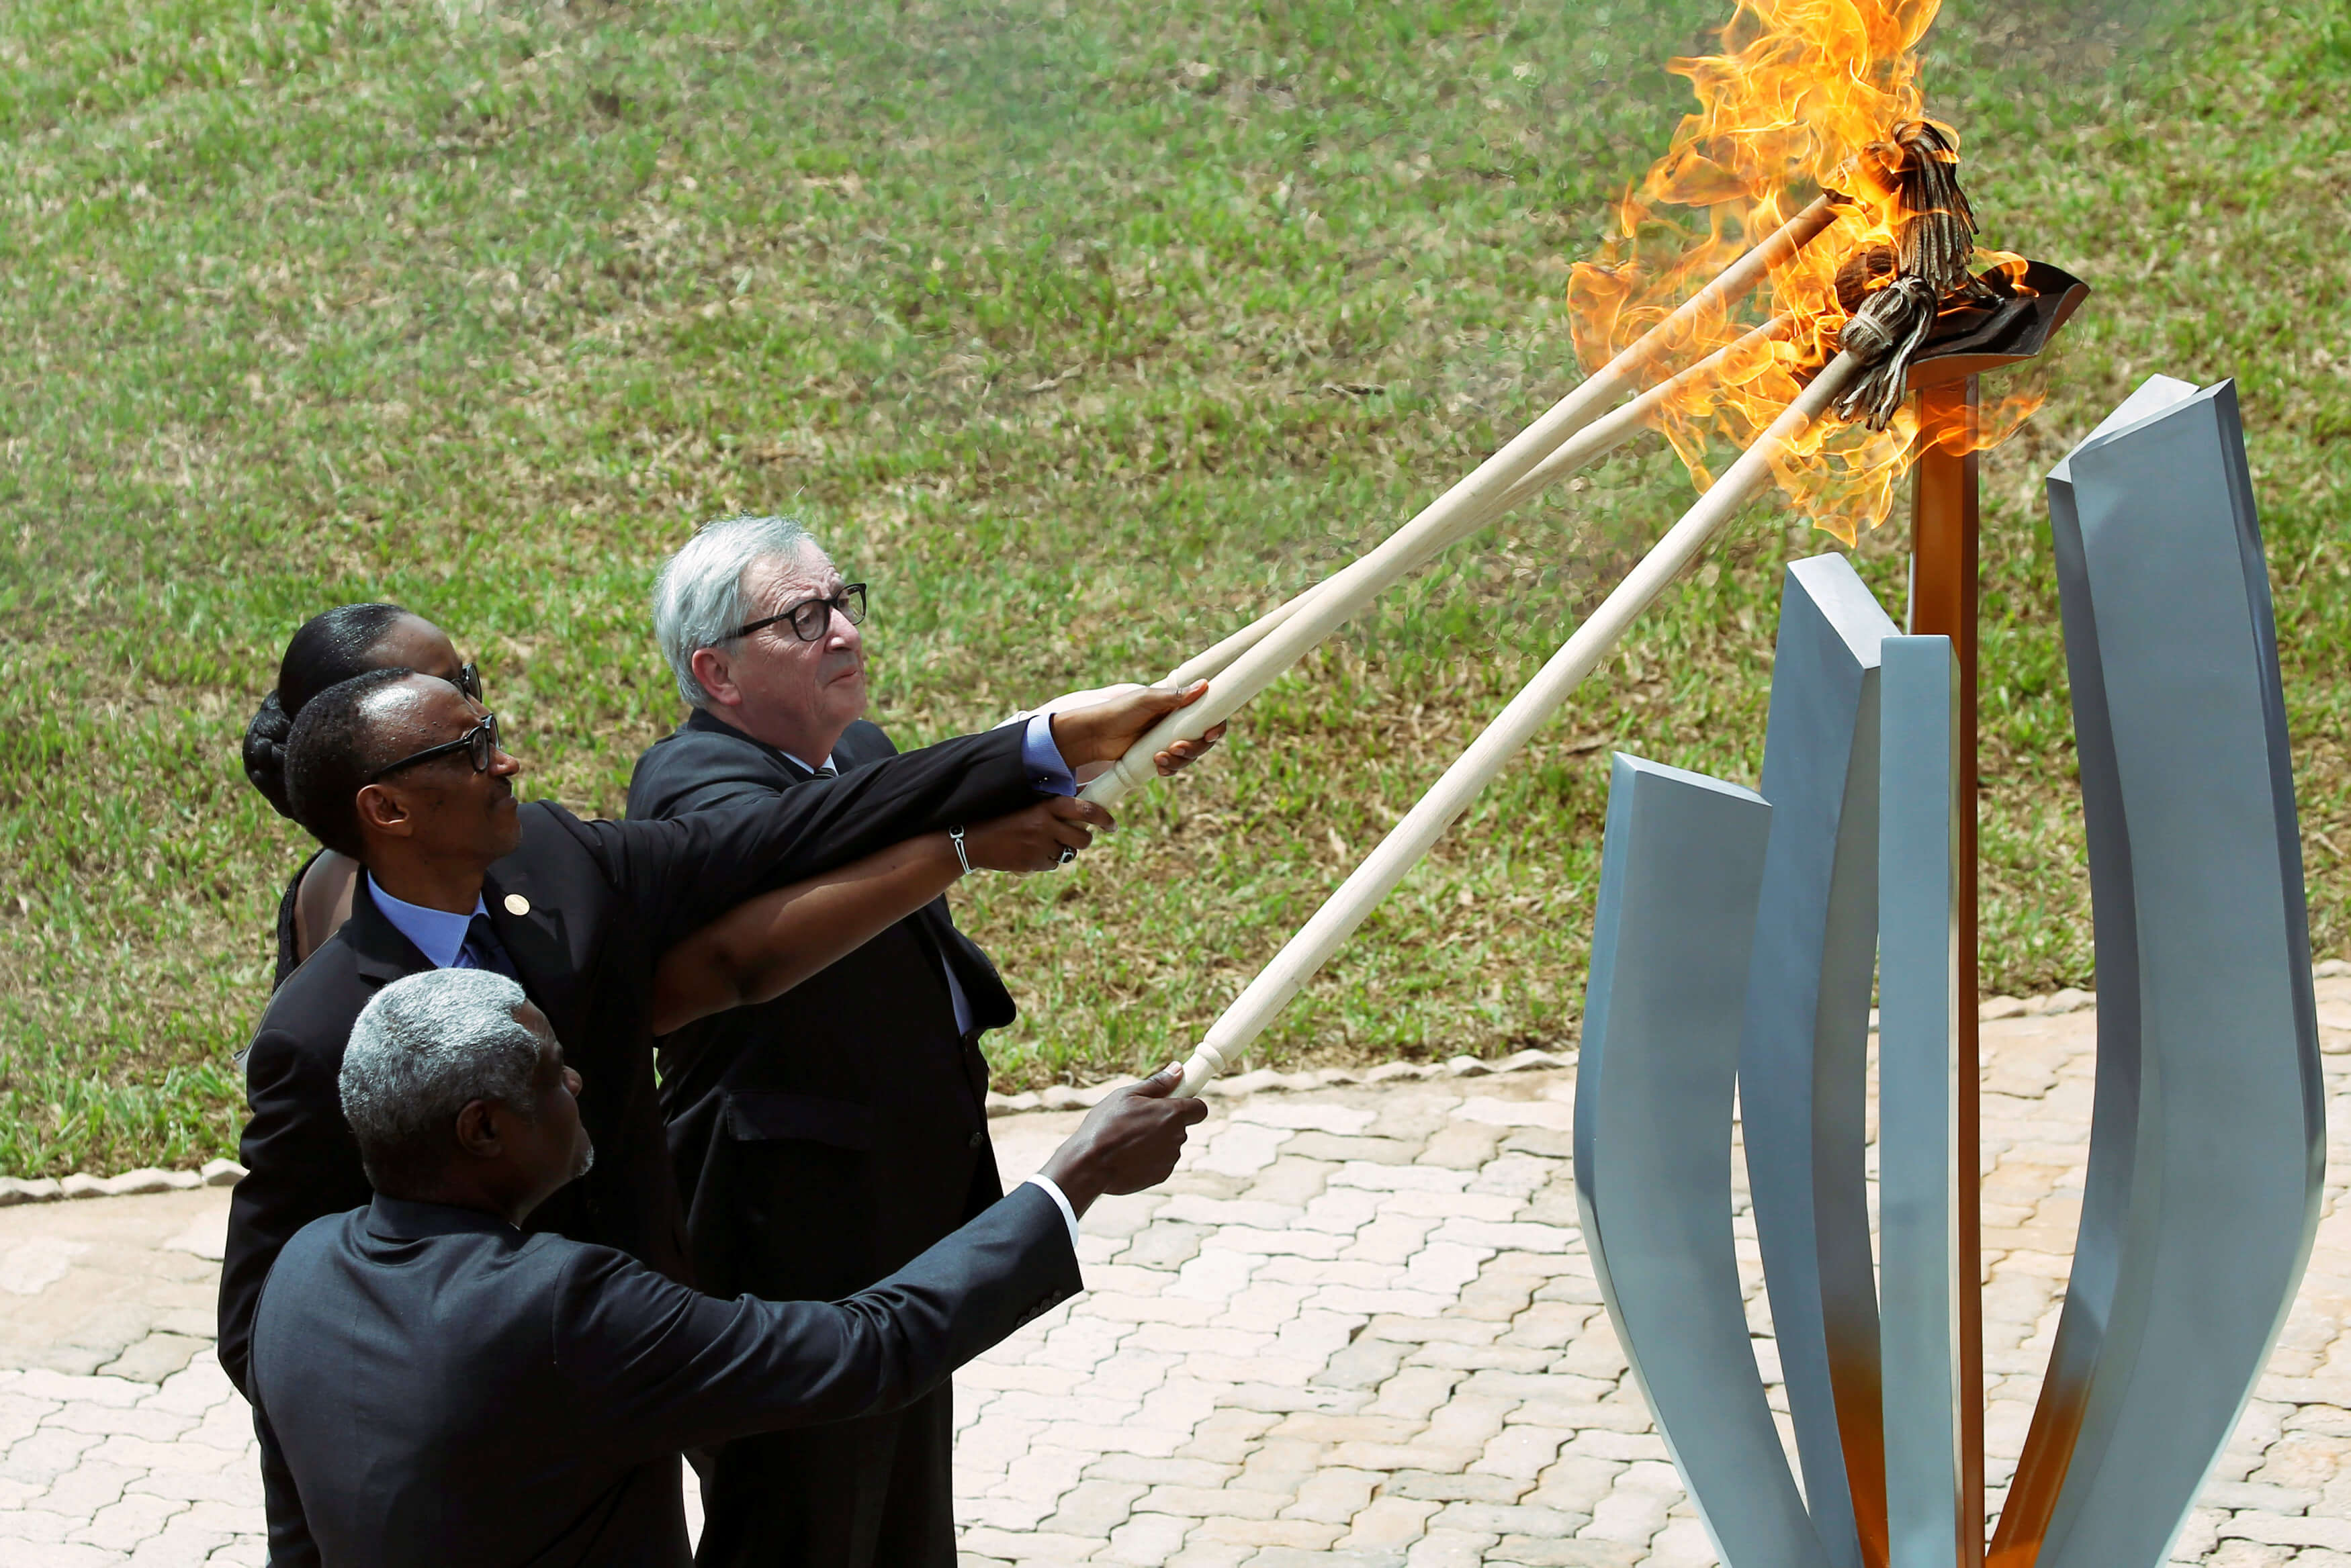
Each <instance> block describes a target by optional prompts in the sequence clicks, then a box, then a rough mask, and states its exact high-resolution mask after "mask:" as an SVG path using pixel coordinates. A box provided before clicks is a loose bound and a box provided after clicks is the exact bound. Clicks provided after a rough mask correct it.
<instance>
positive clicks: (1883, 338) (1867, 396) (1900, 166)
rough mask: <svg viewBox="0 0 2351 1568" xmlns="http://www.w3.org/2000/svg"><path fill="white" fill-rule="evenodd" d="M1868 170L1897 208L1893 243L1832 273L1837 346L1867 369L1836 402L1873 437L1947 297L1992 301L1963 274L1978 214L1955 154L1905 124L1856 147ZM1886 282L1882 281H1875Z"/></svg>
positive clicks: (1930, 132)
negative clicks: (1841, 313)
mask: <svg viewBox="0 0 2351 1568" xmlns="http://www.w3.org/2000/svg"><path fill="white" fill-rule="evenodd" d="M1862 157H1863V159H1864V161H1865V162H1866V163H1867V165H1868V173H1869V175H1870V176H1871V177H1872V178H1873V179H1875V180H1876V182H1878V183H1879V184H1881V185H1883V186H1885V187H1886V189H1888V190H1891V191H1892V192H1894V194H1895V199H1896V202H1897V204H1898V205H1899V206H1900V208H1901V211H1902V220H1901V222H1900V223H1899V224H1897V225H1896V229H1895V233H1894V244H1893V246H1892V248H1891V249H1890V250H1889V249H1888V248H1887V247H1885V246H1882V245H1880V246H1872V247H1871V248H1870V249H1868V250H1866V251H1864V252H1863V253H1861V254H1859V255H1856V256H1855V257H1853V258H1851V259H1850V260H1848V261H1847V262H1846V264H1845V265H1844V266H1843V267H1840V268H1839V269H1838V271H1837V294H1838V296H1839V299H1840V302H1841V303H1843V304H1844V307H1845V309H1846V311H1847V313H1848V314H1847V318H1846V320H1845V324H1844V328H1843V329H1842V331H1841V332H1840V334H1839V336H1838V347H1839V348H1843V349H1844V351H1845V352H1847V353H1849V354H1851V355H1852V356H1853V357H1854V358H1855V359H1857V360H1859V361H1860V362H1861V363H1862V364H1864V365H1865V366H1867V367H1868V368H1869V369H1868V371H1867V373H1866V374H1865V375H1864V376H1863V377H1862V378H1861V379H1859V380H1858V381H1856V382H1855V384H1854V386H1853V387H1852V389H1850V390H1849V391H1847V392H1846V393H1845V395H1844V397H1843V398H1841V399H1839V400H1837V405H1836V411H1837V413H1838V415H1839V416H1840V417H1841V418H1844V419H1848V420H1853V419H1858V420H1861V421H1864V422H1865V423H1866V424H1867V425H1868V426H1869V428H1870V429H1872V430H1874V431H1882V430H1884V429H1885V428H1886V425H1887V424H1888V423H1889V422H1891V421H1892V420H1893V418H1894V414H1895V410H1897V409H1899V408H1900V407H1901V406H1902V399H1903V396H1904V394H1905V393H1906V392H1907V390H1908V389H1909V380H1910V362H1911V361H1912V360H1913V359H1915V358H1917V354H1918V349H1919V348H1920V347H1921V346H1922V345H1923V344H1925V342H1926V341H1927V335H1928V333H1929V332H1931V331H1932V330H1934V326H1935V317H1936V316H1937V314H1938V312H1939V311H1940V310H1941V309H1942V306H1943V300H1944V298H1945V297H1946V296H1949V295H1953V294H1957V295H1959V296H1960V297H1962V298H1967V299H1981V298H1986V297H1989V296H1990V293H1991V291H1990V290H1989V289H1987V288H1985V286H1983V285H1982V284H1981V283H1980V282H1978V281H1977V280H1976V278H1975V277H1974V276H1973V275H1971V274H1970V272H1969V271H1968V261H1969V258H1970V256H1971V255H1973V254H1974V252H1975V234H1976V214H1975V209H1974V208H1973V207H1971V206H1970V205H1969V204H1968V196H1967V192H1964V191H1962V190H1960V189H1959V149H1958V148H1957V147H1956V146H1954V145H1953V144H1952V142H1951V140H1950V138H1949V137H1948V136H1946V135H1945V134H1944V133H1943V131H1942V130H1941V129H1940V128H1939V127H1937V126H1935V125H1932V124H1930V123H1928V121H1926V120H1923V119H1907V120H1904V121H1903V122H1902V123H1901V124H1899V125H1897V126H1896V127H1895V128H1894V134H1893V136H1892V138H1891V139H1890V140H1886V141H1874V142H1872V143H1870V144H1869V146H1867V147H1866V148H1864V149H1863V150H1862ZM1881 279H1883V280H1886V281H1883V282H1881V281H1880V280H1881Z"/></svg>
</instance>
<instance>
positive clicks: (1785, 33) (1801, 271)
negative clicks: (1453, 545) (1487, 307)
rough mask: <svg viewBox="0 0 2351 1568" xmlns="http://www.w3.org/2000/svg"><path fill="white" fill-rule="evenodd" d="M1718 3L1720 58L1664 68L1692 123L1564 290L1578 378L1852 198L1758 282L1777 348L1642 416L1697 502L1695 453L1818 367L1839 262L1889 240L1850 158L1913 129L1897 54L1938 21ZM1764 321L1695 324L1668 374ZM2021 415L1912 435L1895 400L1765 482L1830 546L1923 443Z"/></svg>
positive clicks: (1871, 523)
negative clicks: (1808, 216) (1774, 481)
mask: <svg viewBox="0 0 2351 1568" xmlns="http://www.w3.org/2000/svg"><path fill="white" fill-rule="evenodd" d="M1734 3H1735V4H1736V5H1737V7H1738V9H1737V11H1736V12H1735V13H1734V15H1733V16H1732V17H1731V19H1730V21H1729V23H1728V24H1726V25H1725V26H1724V27H1723V29H1722V33H1721V38H1722V47H1723V52H1722V53H1721V54H1719V55H1709V56H1705V57H1698V58H1694V59H1677V60H1673V61H1670V62H1668V64H1667V69H1669V70H1671V71H1673V72H1674V73H1675V74H1676V75H1677V76H1684V77H1687V78H1689V80H1690V85H1691V87H1692V88H1693V89H1694V90H1695V91H1696V93H1697V96H1698V112H1697V113H1695V114H1691V115H1687V116H1685V117H1684V118H1683V119H1682V122H1681V126H1680V128H1679V129H1678V130H1677V131H1676V132H1675V133H1674V139H1673V144H1672V146H1671V147H1670V148H1669V149H1668V150H1667V153H1666V155H1665V156H1664V157H1663V158H1661V159H1659V160H1658V161H1657V162H1656V164H1655V165H1654V166H1653V167H1652V168H1651V169H1650V170H1649V172H1648V176H1647V177H1646V179H1645V180H1644V181H1642V182H1641V183H1640V184H1639V185H1638V186H1637V187H1635V189H1633V190H1632V191H1629V192H1626V193H1625V198H1624V200H1623V201H1622V202H1620V203H1619V205H1618V210H1617V225H1618V229H1619V235H1618V237H1617V238H1616V239H1614V241H1612V242H1611V243H1610V245H1609V248H1608V253H1607V254H1606V255H1605V256H1604V259H1603V260H1602V261H1600V262H1597V263H1583V264H1579V265H1577V266H1576V268H1575V270H1574V275H1573V278H1572V279H1571V281H1570V283H1569V285H1568V309H1569V315H1570V318H1571V324H1572V327H1573V333H1574V339H1575V348H1576V354H1577V357H1578V358H1580V359H1582V360H1583V364H1584V367H1585V369H1587V370H1591V369H1598V368H1599V367H1600V366H1601V365H1603V364H1604V363H1606V362H1607V361H1608V359H1609V358H1611V357H1613V356H1614V354H1615V353H1616V352H1617V351H1618V350H1620V349H1622V348H1625V346H1627V345H1628V344H1630V343H1632V342H1633V341H1634V340H1635V339H1636V338H1638V337H1640V336H1641V334H1642V333H1644V332H1646V331H1647V330H1648V329H1649V328H1650V327H1654V326H1656V324H1657V323H1658V322H1659V321H1660V320H1662V319H1664V317H1666V316H1667V315H1668V314H1669V313H1670V312H1671V311H1672V310H1673V308H1674V307H1675V306H1677V305H1678V304H1680V303H1681V302H1682V301H1683V300H1685V299H1687V297H1689V296H1691V295H1692V294H1694V293H1696V292H1697V291H1698V289H1699V288H1700V287H1702V286H1704V285H1705V284H1706V283H1707V282H1708V280H1710V279H1711V278H1712V277H1713V276H1714V275H1716V274H1718V273H1719V272H1720V271H1721V270H1722V269H1723V268H1724V267H1726V266H1728V265H1729V264H1730V263H1731V262H1732V261H1733V260H1735V259H1736V258H1737V257H1738V256H1739V255H1740V254H1742V253H1744V252H1745V251H1746V250H1747V249H1748V248H1749V247H1750V246H1751V245H1753V244H1756V243H1758V242H1759V241H1761V239H1762V238H1763V237H1764V236H1765V235H1767V234H1770V233H1771V231H1772V230H1773V229H1776V228H1777V227H1779V226H1780V224H1781V223H1784V222H1785V221H1786V220H1787V219H1788V218H1789V217H1790V216H1792V214H1793V213H1796V212H1797V210H1798V209H1800V208H1801V207H1802V206H1803V205H1804V204H1805V203H1806V202H1809V201H1811V200H1812V198H1813V196H1814V195H1815V194H1816V193H1818V192H1821V191H1823V190H1834V191H1838V192H1843V193H1844V194H1845V195H1846V196H1848V197H1850V198H1851V199H1852V200H1851V201H1850V202H1849V203H1847V204H1845V205H1844V206H1841V207H1840V208H1839V210H1838V213H1837V216H1836V218H1835V220H1834V223H1831V225H1830V226H1829V228H1828V229H1827V230H1826V231H1825V232H1824V233H1823V234H1822V235H1821V236H1820V237H1819V238H1818V239H1816V240H1815V241H1813V244H1810V245H1809V246H1806V247H1805V248H1804V249H1803V250H1802V251H1799V252H1798V253H1797V254H1795V256H1794V257H1793V258H1792V259H1791V260H1790V261H1788V262H1787V263H1785V264H1783V265H1781V266H1779V267H1776V268H1774V269H1773V270H1772V273H1771V287H1770V290H1769V293H1770V295H1771V300H1770V303H1769V306H1768V311H1769V312H1770V313H1772V314H1777V313H1785V314H1786V315H1787V316H1788V317H1790V318H1791V327H1790V330H1788V331H1787V332H1786V333H1784V334H1782V336H1781V337H1779V338H1778V339H1776V340H1774V341H1771V342H1770V343H1767V344H1764V345H1762V346H1761V347H1760V348H1754V349H1752V350H1750V351H1746V352H1741V353H1736V354H1734V355H1733V356H1732V362H1729V363H1726V365H1725V367H1724V370H1723V374H1722V375H1721V376H1720V377H1719V379H1716V380H1715V381H1713V382H1712V383H1710V384H1709V383H1706V382H1703V381H1702V382H1700V383H1698V384H1697V385H1695V386H1693V387H1691V388H1690V389H1688V390H1687V391H1686V392H1681V393H1677V395H1676V396H1675V397H1674V398H1673V399H1672V400H1669V401H1668V403H1667V405H1666V407H1665V408H1664V409H1663V410H1660V414H1659V423H1660V425H1661V426H1662V428H1663V430H1664V431H1665V434H1666V438H1667V440H1668V441H1671V442H1672V443H1673V446H1674V450H1675V451H1676V452H1677V453H1678V454H1679V455H1680V457H1681V459H1682V462H1684V463H1685V464H1686V465H1687V467H1688V469H1689V471H1690V476H1691V477H1692V479H1694V480H1695V481H1696V482H1697V483H1698V488H1699V489H1700V490H1704V489H1706V488H1707V487H1708V486H1709V485H1710V484H1711V483H1713V478H1714V475H1713V472H1712V471H1711V469H1710V468H1709V466H1708V459H1707V453H1708V449H1709V448H1710V447H1712V446H1713V444H1714V443H1715V442H1716V441H1729V442H1730V443H1732V444H1733V445H1736V446H1738V447H1740V448H1742V449H1743V448H1745V447H1746V446H1748V445H1749V444H1750V443H1751V442H1752V441H1754V440H1755V439H1756V437H1758V436H1760V435H1761V433H1762V432H1763V431H1764V430H1765V429H1766V428H1767V427H1768V426H1769V425H1770V424H1771V421H1773V420H1774V419H1776V418H1777V417H1778V416H1779V414H1780V412H1781V410H1783V409H1784V408H1786V407H1787V405H1788V403H1789V402H1790V401H1791V400H1793V399H1794V397H1795V396H1796V393H1797V392H1798V391H1799V390H1800V389H1801V388H1802V384H1803V380H1804V379H1806V378H1807V377H1808V375H1809V373H1810V371H1811V370H1813V369H1816V368H1817V367H1818V366H1820V365H1821V364H1822V363H1823V361H1824V360H1826V359H1827V358H1829V357H1830V355H1831V354H1832V353H1834V349H1835V343H1836V333H1837V330H1838V328H1840V327H1842V326H1843V324H1844V315H1845V313H1844V308H1843V307H1842V306H1840V305H1839V304H1838V302H1837V290H1836V270H1837V266H1838V265H1839V263H1841V262H1843V261H1844V259H1845V258H1846V257H1848V256H1851V255H1853V254H1855V253H1856V252H1857V251H1858V250H1859V249H1860V248H1861V247H1863V246H1865V245H1868V244H1892V242H1893V238H1894V225H1895V223H1896V221H1897V220H1898V218H1899V217H1900V215H1901V214H1900V213H1899V212H1898V210H1897V208H1896V199H1895V195H1894V193H1893V192H1891V191H1890V190H1887V189H1886V188H1885V186H1884V185H1883V184H1882V183H1881V182H1880V181H1879V180H1878V179H1877V178H1876V176H1875V175H1874V174H1873V172H1872V171H1873V169H1874V167H1875V161H1874V160H1872V159H1870V158H1865V157H1864V156H1863V155H1862V154H1863V151H1864V149H1865V148H1867V147H1868V146H1869V145H1870V144H1871V143H1872V142H1882V141H1884V140H1886V139H1887V138H1888V136H1889V135H1890V133H1891V132H1892V130H1893V129H1894V127H1895V126H1896V124H1897V123H1898V122H1900V121H1902V120H1905V119H1923V118H1925V108H1926V104H1925V99H1924V97H1923V95H1922V93H1921V92H1920V89H1919V86H1918V59H1917V54H1916V53H1915V49H1916V47H1917V42H1918V40H1919V38H1920V37H1921V36H1924V35H1925V33H1926V31H1927V27H1928V24H1929V23H1931V22H1932V21H1933V20H1934V19H1935V14H1936V12H1937V11H1938V9H1940V6H1941V0H1734ZM1953 140H1954V141H1956V140H1957V139H1956V138H1954V139H1953ZM1978 263H1979V266H1981V265H2001V266H2003V267H2006V268H2008V269H2009V270H2010V272H2011V276H2013V275H2016V274H2017V273H2020V272H2021V271H2022V260H2021V259H2020V258H2016V257H2012V256H2008V255H2005V254H2000V253H1979V255H1978ZM1882 283H1883V280H1879V282H1878V283H1877V284H1876V285H1873V286H1882ZM1765 309H1766V307H1765V306H1762V305H1761V304H1760V303H1757V304H1750V306H1747V307H1746V308H1745V310H1744V311H1743V312H1741V313H1735V314H1734V313H1726V314H1723V315H1721V316H1720V318H1719V319H1717V320H1714V321H1709V322H1702V323H1700V324H1699V326H1698V329H1697V331H1696V333H1695V334H1694V335H1693V336H1692V337H1691V338H1690V340H1689V342H1688V343H1687V347H1686V348H1685V349H1684V350H1683V352H1684V353H1685V354H1686V355H1687V358H1684V359H1682V361H1681V362H1683V363H1687V362H1688V360H1689V359H1694V358H1697V357H1698V355H1700V354H1704V353H1707V352H1710V351H1711V350H1713V349H1715V348H1720V347H1722V346H1724V345H1726V344H1728V343H1730V342H1731V341H1733V340H1734V339H1736V338H1737V337H1740V335H1741V334H1742V333H1744V332H1746V331H1747V330H1748V329H1749V327H1750V326H1751V325H1752V324H1753V322H1754V320H1756V319H1759V318H1761V316H1762V315H1763V314H1764V313H1765ZM2037 406H2038V400H2037V399H2033V398H2032V397H2030V396H2029V395H2028V396H2026V397H2023V398H2014V397H2011V398H2010V399H2008V400H2005V401H2004V402H2003V403H2002V404H2001V407H2000V408H1999V409H1997V410H1995V409H1993V408H1991V407H1987V408H1986V409H1985V410H1983V413H1982V416H1981V417H1980V419H1979V420H1978V421H1977V423H1976V427H1975V430H1974V431H1922V430H1921V429H1920V426H1919V422H1918V418H1917V411H1916V403H1915V400H1914V401H1913V403H1911V404H1910V405H1907V406H1906V407H1905V408H1904V409H1903V410H1901V412H1899V413H1898V414H1896V417H1895V420H1894V422H1893V423H1892V424H1891V425H1890V426H1888V428H1886V430H1884V431H1872V430H1869V429H1867V428H1866V427H1865V426H1863V425H1860V424H1851V425H1847V424H1843V423H1840V422H1838V421H1834V420H1824V421H1820V422H1819V423H1817V424H1816V425H1814V426H1813V429H1812V430H1811V431H1809V432H1808V433H1807V434H1806V436H1805V438H1804V439H1803V441H1802V442H1801V443H1800V444H1799V446H1798V448H1797V449H1795V450H1792V451H1791V452H1788V453H1787V454H1786V455H1785V456H1783V457H1782V458H1781V459H1779V460H1777V461H1775V462H1774V463H1773V464H1772V469H1773V472H1774V474H1775V476H1776V477H1777V478H1778V480H1779V483H1780V485H1781V487H1782V489H1784V490H1785V491H1786V492H1787V493H1788V494H1789V496H1790V497H1791V498H1792V500H1793V501H1794V502H1795V503H1796V504H1797V505H1798V507H1800V508H1801V509H1802V511H1804V512H1805V513H1806V514H1809V515H1810V516H1811V517H1812V518H1813V521H1814V522H1815V523H1816V524H1818V525H1819V526H1820V527H1822V528H1824V529H1826V530H1827V531H1829V532H1830V533H1832V534H1834V535H1836V536H1837V537H1838V538H1840V539H1842V540H1844V542H1845V543H1846V544H1848V545H1850V544H1852V543H1853V541H1854V539H1855V537H1856V536H1857V535H1858V534H1859V532H1860V530H1861V529H1863V528H1865V527H1869V528H1874V527H1876V525H1877V524H1879V523H1881V522H1883V521H1885V519H1886V515H1887V514H1888V513H1889V512H1890V511H1891V510H1892V508H1893V504H1894V487H1895V483H1896V481H1897V480H1899V479H1900V478H1901V476H1902V475H1903V474H1904V473H1905V472H1907V471H1908V469H1909V466H1910V463H1911V462H1912V461H1913V460H1915V459H1916V457H1917V455H1918V452H1920V450H1921V449H1922V447H1923V444H1924V443H1925V442H1926V441H1938V442H1939V443H1941V444H1943V445H1947V446H1948V445H1950V444H1952V443H1953V442H1955V441H1958V442H1963V443H1965V444H1968V445H1972V446H1975V447H1978V448H1981V447H1984V446H1989V445H1991V444H1993V443H1994V442H1995V441H1998V440H2001V439H2004V438H2005V437H2006V436H2007V435H2008V434H2009V433H2010V432H2011V431H2013V430H2014V429H2015V428H2016V426H2017V425H2018V424H2020V423H2022V421H2023V420H2024V419H2025V418H2026V417H2028V416H2029V415H2030V414H2031V413H2032V409H2033V408H2035V407H2037ZM1992 431H1997V432H1998V433H1997V434H1996V435H1991V439H1989V440H1987V439H1986V436H1987V434H1988V433H1989V432H1992Z"/></svg>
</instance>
